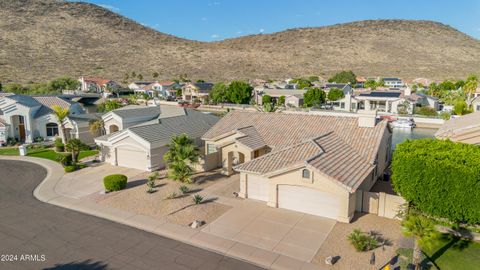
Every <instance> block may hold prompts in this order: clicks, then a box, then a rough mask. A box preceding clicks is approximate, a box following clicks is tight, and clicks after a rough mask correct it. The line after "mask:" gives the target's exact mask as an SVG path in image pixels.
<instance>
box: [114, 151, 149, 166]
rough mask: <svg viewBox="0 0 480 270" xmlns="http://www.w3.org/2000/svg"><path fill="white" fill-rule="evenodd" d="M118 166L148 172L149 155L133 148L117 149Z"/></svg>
mask: <svg viewBox="0 0 480 270" xmlns="http://www.w3.org/2000/svg"><path fill="white" fill-rule="evenodd" d="M117 165H118V166H122V167H127V168H134V169H139V170H143V171H146V170H147V167H148V166H147V153H146V152H145V150H142V149H139V148H135V147H133V146H128V147H126V146H122V147H118V148H117Z"/></svg>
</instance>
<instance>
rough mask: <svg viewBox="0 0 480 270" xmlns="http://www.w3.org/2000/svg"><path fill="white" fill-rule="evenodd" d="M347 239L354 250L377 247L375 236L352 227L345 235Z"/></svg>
mask: <svg viewBox="0 0 480 270" xmlns="http://www.w3.org/2000/svg"><path fill="white" fill-rule="evenodd" d="M347 239H348V241H350V243H351V244H352V245H353V247H354V248H355V250H356V251H359V252H360V251H369V250H372V249H375V248H377V247H378V240H377V239H376V238H375V236H373V235H371V234H369V233H365V232H362V231H360V230H359V229H354V230H353V232H352V233H350V234H349V235H348V237H347Z"/></svg>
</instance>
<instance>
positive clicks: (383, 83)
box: [375, 78, 385, 87]
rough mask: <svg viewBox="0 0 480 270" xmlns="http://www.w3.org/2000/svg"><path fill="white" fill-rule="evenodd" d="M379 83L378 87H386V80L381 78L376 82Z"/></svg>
mask: <svg viewBox="0 0 480 270" xmlns="http://www.w3.org/2000/svg"><path fill="white" fill-rule="evenodd" d="M375 83H376V84H377V87H384V86H385V81H384V80H383V79H382V78H380V79H379V80H378V81H377V82H375Z"/></svg>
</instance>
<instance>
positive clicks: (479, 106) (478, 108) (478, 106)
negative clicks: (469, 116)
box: [477, 104, 480, 112]
mask: <svg viewBox="0 0 480 270" xmlns="http://www.w3.org/2000/svg"><path fill="white" fill-rule="evenodd" d="M478 111H480V104H479V105H477V112H478Z"/></svg>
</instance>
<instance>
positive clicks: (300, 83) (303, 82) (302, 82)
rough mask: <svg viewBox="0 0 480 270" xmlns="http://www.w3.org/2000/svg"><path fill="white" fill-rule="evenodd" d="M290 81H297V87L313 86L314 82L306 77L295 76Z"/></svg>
mask: <svg viewBox="0 0 480 270" xmlns="http://www.w3.org/2000/svg"><path fill="white" fill-rule="evenodd" d="M289 83H296V84H297V89H304V88H307V87H310V86H312V82H311V81H310V80H308V79H305V78H294V79H291V80H290V82H289Z"/></svg>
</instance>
